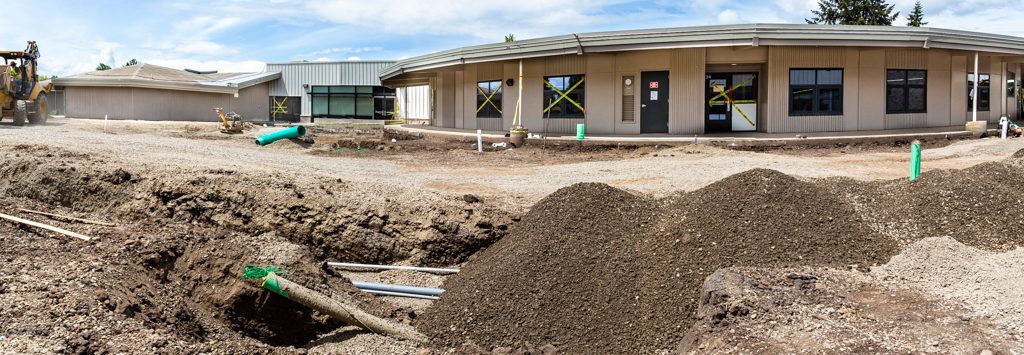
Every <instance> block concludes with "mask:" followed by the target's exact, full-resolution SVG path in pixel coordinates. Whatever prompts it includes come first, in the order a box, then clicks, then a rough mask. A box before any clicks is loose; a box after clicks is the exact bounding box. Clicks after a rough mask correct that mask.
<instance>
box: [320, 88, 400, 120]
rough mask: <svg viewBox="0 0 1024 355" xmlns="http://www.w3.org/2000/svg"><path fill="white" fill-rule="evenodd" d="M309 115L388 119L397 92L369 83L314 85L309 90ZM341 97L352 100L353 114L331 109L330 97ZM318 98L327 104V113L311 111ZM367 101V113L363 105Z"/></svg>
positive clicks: (392, 109)
mask: <svg viewBox="0 0 1024 355" xmlns="http://www.w3.org/2000/svg"><path fill="white" fill-rule="evenodd" d="M307 94H308V95H309V100H310V117H312V118H355V119H372V120H380V119H388V118H391V115H392V113H393V111H394V107H395V106H394V105H395V102H396V97H397V93H396V91H395V89H392V88H388V87H384V86H371V85H314V86H311V87H310V89H309V92H308V93H307ZM333 98H342V99H351V100H352V105H353V106H352V109H353V114H351V115H347V114H346V115H341V114H334V113H332V111H331V101H332V100H331V99H333ZM320 100H324V101H325V102H326V104H327V113H316V112H313V108H314V107H315V106H316V103H317V102H319V101H320ZM367 103H369V105H370V107H369V108H368V109H369V112H368V113H369V114H366V113H367V111H366V110H367V108H366V107H364V106H365V105H366V104H367Z"/></svg>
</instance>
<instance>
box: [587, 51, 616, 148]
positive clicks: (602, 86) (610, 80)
mask: <svg viewBox="0 0 1024 355" xmlns="http://www.w3.org/2000/svg"><path fill="white" fill-rule="evenodd" d="M586 57H587V58H586V59H587V96H586V107H587V120H586V133H587V134H613V133H615V120H616V119H617V118H616V117H617V115H616V111H615V108H616V107H617V106H618V105H617V104H616V103H617V101H618V100H616V99H614V98H615V97H616V96H615V93H616V89H615V87H616V85H618V80H617V79H616V78H615V55H614V54H588V55H587V56H586Z"/></svg>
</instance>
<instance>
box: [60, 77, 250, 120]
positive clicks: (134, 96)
mask: <svg viewBox="0 0 1024 355" xmlns="http://www.w3.org/2000/svg"><path fill="white" fill-rule="evenodd" d="M268 92H269V84H266V83H264V84H259V85H254V86H251V87H249V88H246V89H243V90H241V91H240V92H239V95H238V96H239V97H237V98H236V97H234V95H233V94H216V93H204V92H192V91H179V90H157V89H139V88H106V87H81V86H78V87H68V88H67V107H68V112H67V116H68V117H75V118H104V116H107V117H109V118H110V119H117V120H121V119H123V120H152V121H211V122H212V121H217V120H219V118H217V116H216V114H215V113H214V111H213V109H214V108H215V107H222V108H224V110H226V111H235V112H238V113H239V114H241V115H242V117H243V118H246V119H250V120H265V119H266V118H267V117H268V115H269V111H270V101H269V100H270V99H269V95H268Z"/></svg>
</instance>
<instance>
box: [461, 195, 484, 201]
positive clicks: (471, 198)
mask: <svg viewBox="0 0 1024 355" xmlns="http://www.w3.org/2000/svg"><path fill="white" fill-rule="evenodd" d="M462 200H463V201H466V202H468V203H478V202H480V198H479V197H477V196H476V195H474V194H465V195H462Z"/></svg>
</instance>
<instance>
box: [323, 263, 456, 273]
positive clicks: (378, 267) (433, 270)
mask: <svg viewBox="0 0 1024 355" xmlns="http://www.w3.org/2000/svg"><path fill="white" fill-rule="evenodd" d="M325 264H327V266H330V267H340V268H355V269H371V270H411V271H422V272H430V273H435V274H454V273H457V272H459V269H440V268H433V267H419V266H399V265H371V264H355V263H337V262H331V261H328V262H326V263H325Z"/></svg>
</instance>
